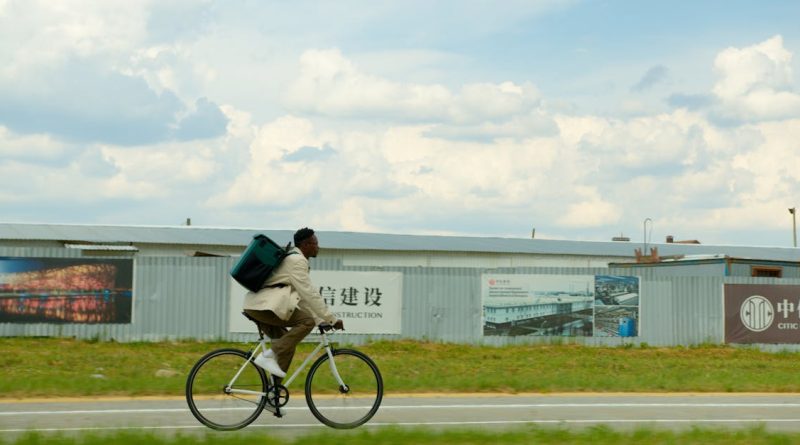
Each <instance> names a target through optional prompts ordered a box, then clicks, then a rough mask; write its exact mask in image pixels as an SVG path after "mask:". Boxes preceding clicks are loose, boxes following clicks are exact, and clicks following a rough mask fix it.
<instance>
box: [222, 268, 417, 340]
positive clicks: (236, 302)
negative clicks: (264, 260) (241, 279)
mask: <svg viewBox="0 0 800 445" xmlns="http://www.w3.org/2000/svg"><path fill="white" fill-rule="evenodd" d="M311 281H312V282H313V283H314V285H315V286H317V287H318V288H319V293H320V295H321V296H322V299H323V300H325V304H327V305H328V307H329V308H330V309H331V311H332V312H333V313H335V314H336V316H337V317H338V318H340V319H342V320H343V321H344V326H345V331H344V334H399V333H400V328H401V315H402V309H403V306H402V296H403V274H402V273H400V272H352V271H328V270H312V271H311ZM246 293H247V290H246V289H244V288H243V287H241V286H240V285H239V284H238V283H237V282H236V281H234V280H233V279H231V302H230V308H231V312H230V314H231V315H230V331H231V332H253V331H254V330H255V326H254V325H253V323H252V322H250V321H248V320H247V319H245V318H244V317H243V316H242V315H241V305H242V301H244V295H245V294H246Z"/></svg>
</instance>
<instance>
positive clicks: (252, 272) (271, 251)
mask: <svg viewBox="0 0 800 445" xmlns="http://www.w3.org/2000/svg"><path fill="white" fill-rule="evenodd" d="M291 249H292V243H289V244H287V245H286V247H281V246H279V245H278V244H277V243H275V241H272V240H271V239H269V237H267V236H266V235H262V234H258V235H255V236H253V240H252V241H250V244H249V245H248V246H247V249H245V251H244V253H242V256H241V257H239V261H237V262H236V264H235V265H234V266H233V268H232V269H231V276H232V277H233V279H234V280H236V281H238V282H239V284H241V285H242V286H244V287H246V288H247V289H248V290H250V291H252V292H258V291H259V289H261V286H262V285H263V284H264V282H265V281H267V278H269V276H270V275H272V272H273V271H275V269H277V268H278V266H279V265H280V264H281V262H283V259H284V258H286V256H288V255H290V254H292V253H293V252H291Z"/></svg>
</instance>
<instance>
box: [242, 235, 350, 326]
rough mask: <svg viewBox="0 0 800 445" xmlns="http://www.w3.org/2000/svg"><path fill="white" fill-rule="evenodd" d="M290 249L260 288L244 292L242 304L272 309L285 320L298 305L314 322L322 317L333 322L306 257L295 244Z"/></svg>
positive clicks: (318, 321)
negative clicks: (245, 293)
mask: <svg viewBox="0 0 800 445" xmlns="http://www.w3.org/2000/svg"><path fill="white" fill-rule="evenodd" d="M291 252H292V253H291V254H290V255H288V256H287V257H286V258H285V259H284V260H283V262H282V263H281V265H280V266H278V268H277V269H276V270H275V272H273V273H272V275H271V276H270V277H269V278H268V279H267V281H266V282H264V285H263V287H262V289H261V290H259V291H258V292H248V293H247V295H245V297H244V306H243V308H244V309H251V310H258V311H272V312H274V313H275V315H277V316H278V317H280V318H281V319H282V320H288V319H289V318H290V317H291V316H292V313H293V312H294V310H295V308H298V307H299V308H300V309H301V310H303V311H305V312H308V313H309V314H310V315H311V316H312V317H314V320H315V321H316V323H317V324H320V323H322V322H323V321H324V322H328V323H331V324H333V323H335V322H336V316H335V315H333V313H332V312H331V311H330V309H329V308H328V305H326V304H325V301H324V300H323V299H322V296H321V295H320V294H319V289H317V288H315V287H314V285H313V284H312V283H311V277H310V275H309V270H310V267H309V265H308V259H307V258H306V257H305V256H304V255H303V252H301V251H300V249H298V248H297V247H295V248H294V249H292V251H291ZM280 285H284V286H280Z"/></svg>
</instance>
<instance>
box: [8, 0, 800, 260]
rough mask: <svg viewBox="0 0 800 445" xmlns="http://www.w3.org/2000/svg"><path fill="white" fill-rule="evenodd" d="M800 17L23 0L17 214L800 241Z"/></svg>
mask: <svg viewBox="0 0 800 445" xmlns="http://www.w3.org/2000/svg"><path fill="white" fill-rule="evenodd" d="M797 17H800V3H797V2H789V1H786V2H779V1H774V2H762V3H756V2H745V1H733V2H731V1H725V2H723V1H718V2H717V1H714V2H688V1H683V2H669V3H667V2H633V1H617V2H600V1H597V2H588V1H563V2H562V1H500V2H497V1H492V2H490V1H472V2H470V1H466V2H464V1H458V2H456V1H442V2H423V1H404V2H357V1H344V2H311V1H301V2H269V1H199V0H198V1H183V0H182V1H167V2H158V1H126V2H122V1H108V2H99V1H64V2H57V3H55V4H54V3H52V2H38V1H16V0H0V60H2V61H3V63H2V64H0V206H2V209H3V211H2V217H0V219H1V220H2V221H6V222H51V223H86V224H134V225H142V224H143V225H179V224H182V223H183V222H184V221H185V220H186V218H191V219H192V221H193V224H195V225H205V226H217V227H252V228H264V229H293V228H296V227H300V226H305V225H310V226H312V227H315V228H318V229H322V230H346V231H369V232H388V233H409V234H457V235H478V236H511V237H527V236H529V234H530V233H531V229H532V228H534V227H535V228H536V235H537V237H542V238H555V239H580V240H609V239H611V237H613V236H618V235H620V234H623V235H626V236H629V237H631V238H632V239H633V240H640V239H641V238H642V237H643V235H642V234H643V221H644V220H645V218H651V219H652V221H653V230H652V240H653V241H661V240H663V239H664V237H665V236H666V235H673V236H674V237H675V238H676V239H678V240H681V239H698V240H700V241H701V242H703V243H707V244H747V245H776V246H786V247H790V246H791V243H792V236H791V235H792V234H791V230H792V227H791V223H792V220H791V215H790V214H789V213H788V212H787V210H786V209H787V208H788V207H792V206H795V205H797V204H799V203H798V201H800V198H798V196H800V194H798V191H800V182H799V181H798V179H797V178H798V174H797V173H796V172H798V171H800V156H798V149H800V145H798V141H800V91H799V90H798V83H797V82H798V81H797V73H798V69H800V66H799V65H798V59H797V55H798V53H799V52H800V31H798V29H800V27H798V26H797V23H796V22H797Z"/></svg>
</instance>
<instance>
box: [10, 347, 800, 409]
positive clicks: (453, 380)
mask: <svg viewBox="0 0 800 445" xmlns="http://www.w3.org/2000/svg"><path fill="white" fill-rule="evenodd" d="M231 346H232V347H237V348H240V349H247V347H248V345H247V344H237V343H222V342H216V343H210V342H209V343H205V342H193V341H186V342H159V343H114V342H91V341H79V340H73V339H59V338H2V339H0V351H2V354H0V375H2V376H3V378H2V379H0V398H5V399H9V398H31V397H85V396H147V395H153V396H181V395H183V391H184V385H185V381H186V376H187V374H188V372H189V370H190V369H191V367H192V365H193V364H194V363H195V362H196V361H197V360H198V359H199V358H200V357H202V356H203V355H204V354H205V353H207V352H209V351H211V350H213V349H217V348H222V347H231ZM312 346H313V345H310V344H304V345H301V347H300V348H299V350H298V354H297V355H296V356H295V362H294V365H293V366H297V364H299V363H300V362H301V361H302V358H303V357H304V356H305V354H307V353H308V352H309V351H310V350H311V348H312ZM357 349H359V350H361V351H363V352H366V353H367V354H369V355H370V356H371V357H372V358H373V359H374V360H375V362H376V363H377V364H378V366H379V368H380V370H381V373H382V374H383V376H384V380H385V384H386V391H387V394H392V393H404V392H407V393H422V392H445V393H457V392H507V393H522V392H536V393H547V392H676V391H677V392H800V379H798V378H797V371H796V370H797V363H798V358H799V357H800V354H798V353H767V352H761V351H759V350H756V349H739V348H732V347H726V346H703V347H691V348H684V347H674V348H652V347H644V348H625V347H584V346H576V345H536V346H506V347H490V346H474V345H456V344H444V343H430V342H417V341H380V342H375V343H370V344H365V345H360V346H357ZM300 382H302V378H301V380H300ZM293 386H294V385H293ZM299 388H300V387H299V386H295V389H299Z"/></svg>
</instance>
